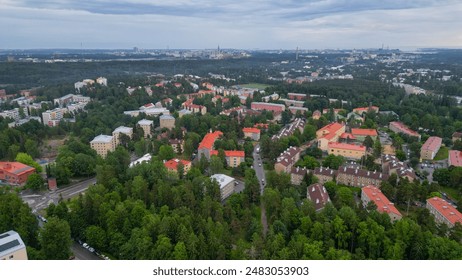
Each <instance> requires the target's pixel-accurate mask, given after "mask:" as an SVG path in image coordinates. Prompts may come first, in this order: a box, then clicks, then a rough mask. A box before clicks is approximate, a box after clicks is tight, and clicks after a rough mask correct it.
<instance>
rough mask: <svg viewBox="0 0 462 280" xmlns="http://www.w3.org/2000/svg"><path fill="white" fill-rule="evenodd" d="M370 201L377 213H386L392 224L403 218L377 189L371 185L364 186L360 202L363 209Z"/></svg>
mask: <svg viewBox="0 0 462 280" xmlns="http://www.w3.org/2000/svg"><path fill="white" fill-rule="evenodd" d="M371 201H372V202H373V203H374V204H375V206H376V207H377V212H379V213H387V214H388V216H390V219H391V221H392V222H394V221H398V220H401V218H402V217H403V215H401V213H400V212H399V211H398V209H396V207H395V205H394V204H393V203H392V202H390V200H388V198H387V197H386V196H385V195H384V194H383V193H382V191H381V190H380V189H379V188H377V187H376V186H373V185H369V186H365V187H364V188H362V189H361V202H362V204H363V207H366V206H367V205H368V204H369V202H371Z"/></svg>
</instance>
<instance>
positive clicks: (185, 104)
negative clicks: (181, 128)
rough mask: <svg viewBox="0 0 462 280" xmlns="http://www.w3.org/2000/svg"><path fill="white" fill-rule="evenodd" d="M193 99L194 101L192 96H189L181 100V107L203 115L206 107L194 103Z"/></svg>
mask: <svg viewBox="0 0 462 280" xmlns="http://www.w3.org/2000/svg"><path fill="white" fill-rule="evenodd" d="M193 101H194V98H191V99H189V100H186V101H185V102H183V104H182V106H183V109H187V110H189V111H191V112H192V113H194V114H196V113H200V114H201V115H205V114H206V113H207V107H205V106H202V105H197V104H194V103H193Z"/></svg>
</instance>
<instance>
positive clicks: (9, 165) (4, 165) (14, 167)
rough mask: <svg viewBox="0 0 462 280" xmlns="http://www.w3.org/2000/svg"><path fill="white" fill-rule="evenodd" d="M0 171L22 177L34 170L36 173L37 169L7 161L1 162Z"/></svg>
mask: <svg viewBox="0 0 462 280" xmlns="http://www.w3.org/2000/svg"><path fill="white" fill-rule="evenodd" d="M0 169H1V170H5V171H7V172H9V173H13V174H16V175H22V174H24V173H27V172H30V171H32V170H34V171H35V168H33V167H31V166H29V165H25V164H23V163H20V162H5V161H2V162H0Z"/></svg>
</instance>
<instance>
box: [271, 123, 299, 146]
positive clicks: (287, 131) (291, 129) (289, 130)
mask: <svg viewBox="0 0 462 280" xmlns="http://www.w3.org/2000/svg"><path fill="white" fill-rule="evenodd" d="M305 123H306V122H305V120H304V119H302V118H296V119H295V120H294V121H293V122H291V123H290V124H289V125H286V126H285V127H283V128H282V129H281V130H280V131H279V132H278V134H276V135H273V136H272V137H271V140H273V141H275V140H279V139H281V138H283V137H289V136H291V135H293V134H294V133H295V131H296V130H297V129H298V131H299V132H300V133H303V130H304V128H305Z"/></svg>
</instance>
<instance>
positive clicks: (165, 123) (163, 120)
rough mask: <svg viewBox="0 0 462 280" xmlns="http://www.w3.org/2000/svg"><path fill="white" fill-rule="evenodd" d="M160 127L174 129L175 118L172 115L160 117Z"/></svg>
mask: <svg viewBox="0 0 462 280" xmlns="http://www.w3.org/2000/svg"><path fill="white" fill-rule="evenodd" d="M159 121H160V128H167V129H174V128H175V118H174V117H173V116H170V115H162V116H160V117H159Z"/></svg>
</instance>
